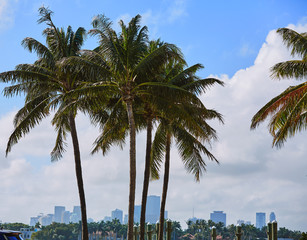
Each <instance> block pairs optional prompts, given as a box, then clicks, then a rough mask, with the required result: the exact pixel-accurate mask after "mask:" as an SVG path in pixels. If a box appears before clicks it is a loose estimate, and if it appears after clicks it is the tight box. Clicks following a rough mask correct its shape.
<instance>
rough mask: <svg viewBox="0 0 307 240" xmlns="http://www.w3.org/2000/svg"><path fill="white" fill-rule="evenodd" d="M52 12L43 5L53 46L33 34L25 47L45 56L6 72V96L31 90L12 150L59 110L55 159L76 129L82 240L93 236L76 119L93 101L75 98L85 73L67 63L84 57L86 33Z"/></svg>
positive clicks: (16, 123) (18, 119)
mask: <svg viewBox="0 0 307 240" xmlns="http://www.w3.org/2000/svg"><path fill="white" fill-rule="evenodd" d="M52 13H53V12H52V11H50V10H49V9H47V8H44V7H42V8H40V9H39V14H40V19H39V20H38V22H39V23H43V22H44V23H46V24H47V25H48V27H47V28H46V29H45V30H44V31H43V35H44V36H45V37H46V43H47V46H45V45H44V44H42V43H40V42H39V41H37V40H35V39H33V38H29V37H28V38H25V39H24V40H23V41H22V45H23V46H24V47H25V48H26V49H28V50H29V51H30V52H32V51H35V52H36V54H37V55H38V57H39V59H38V60H37V61H36V62H35V63H34V64H20V65H17V66H16V68H15V70H12V71H8V72H3V73H1V74H0V79H1V80H2V81H3V82H10V83H11V84H12V85H11V86H9V87H6V88H5V89H4V95H5V96H7V97H12V96H14V95H18V94H21V93H24V94H25V104H24V106H23V107H22V108H21V109H20V110H19V111H18V112H17V114H16V115H15V118H14V127H15V129H14V131H13V133H12V134H11V136H10V138H9V140H8V143H7V149H6V154H8V153H9V152H10V151H11V148H12V146H13V145H14V144H16V143H18V141H19V140H20V138H22V137H23V136H24V135H26V134H27V133H29V132H30V130H31V129H32V128H34V127H35V126H36V125H38V124H39V123H40V122H41V121H42V120H43V119H44V118H46V117H47V116H49V115H50V114H51V113H52V112H53V111H55V113H54V116H53V118H52V125H54V126H55V128H56V131H57V138H56V141H55V146H54V148H53V150H52V152H51V160H52V161H56V160H59V159H60V158H61V157H62V155H63V153H64V152H65V146H66V142H65V141H66V136H67V133H69V132H70V134H71V138H72V143H73V149H74V159H75V172H76V178H77V184H78V190H79V198H80V206H81V214H82V239H83V240H87V239H88V228H87V217H86V202H85V194H84V186H83V178H82V167H81V157H80V148H79V141H78V136H77V130H76V123H75V117H76V114H77V112H78V110H82V111H85V109H87V108H91V106H90V105H89V103H88V102H87V101H83V100H82V99H78V98H75V97H71V95H70V94H69V93H70V92H72V91H74V90H76V89H78V88H80V87H82V79H83V77H84V76H82V74H77V73H74V71H72V69H70V68H68V67H64V66H63V60H64V59H65V58H67V57H69V56H78V52H79V50H80V48H81V46H82V44H83V40H84V35H85V33H86V32H85V29H84V28H78V29H77V31H76V32H74V31H73V30H72V28H71V27H70V26H69V27H68V28H67V30H66V32H65V31H64V29H63V28H61V29H59V28H57V27H55V25H54V24H53V22H52V19H51V15H52ZM77 72H79V71H77Z"/></svg>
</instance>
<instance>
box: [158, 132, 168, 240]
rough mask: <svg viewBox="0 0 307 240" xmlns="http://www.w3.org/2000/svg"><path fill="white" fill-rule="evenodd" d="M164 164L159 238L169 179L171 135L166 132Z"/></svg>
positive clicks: (161, 231)
mask: <svg viewBox="0 0 307 240" xmlns="http://www.w3.org/2000/svg"><path fill="white" fill-rule="evenodd" d="M165 148H166V149H165V165H164V179H163V191H162V199H161V207H160V228H159V239H158V240H163V229H164V212H165V204H166V196H167V188H168V180H169V168H170V150H171V135H170V134H169V133H167V136H166V147H165Z"/></svg>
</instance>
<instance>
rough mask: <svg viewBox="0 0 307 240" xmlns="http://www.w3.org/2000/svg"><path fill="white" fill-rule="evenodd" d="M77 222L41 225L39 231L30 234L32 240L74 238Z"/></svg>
mask: <svg viewBox="0 0 307 240" xmlns="http://www.w3.org/2000/svg"><path fill="white" fill-rule="evenodd" d="M79 228H80V227H79V224H77V223H74V224H64V223H52V224H51V225H48V226H44V227H42V230H41V231H38V232H35V233H33V234H32V236H31V239H32V240H46V239H48V240H76V239H78V235H79Z"/></svg>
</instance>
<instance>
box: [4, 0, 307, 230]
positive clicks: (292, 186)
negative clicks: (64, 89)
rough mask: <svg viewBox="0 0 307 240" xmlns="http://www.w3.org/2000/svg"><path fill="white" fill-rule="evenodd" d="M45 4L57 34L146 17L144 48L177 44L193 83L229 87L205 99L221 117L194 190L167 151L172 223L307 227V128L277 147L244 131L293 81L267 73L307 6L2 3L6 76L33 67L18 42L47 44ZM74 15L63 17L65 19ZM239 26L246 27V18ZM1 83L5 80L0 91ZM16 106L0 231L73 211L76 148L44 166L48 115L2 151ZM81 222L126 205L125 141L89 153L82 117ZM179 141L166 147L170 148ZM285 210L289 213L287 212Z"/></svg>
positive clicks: (303, 20)
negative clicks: (222, 217)
mask: <svg viewBox="0 0 307 240" xmlns="http://www.w3.org/2000/svg"><path fill="white" fill-rule="evenodd" d="M42 5H44V6H46V7H50V9H51V10H52V11H53V12H54V14H53V20H54V22H55V24H56V26H58V27H63V28H64V29H66V28H67V27H68V25H71V26H72V29H73V30H76V29H77V28H78V27H84V28H85V29H86V30H90V29H91V28H92V26H91V20H92V17H93V16H95V15H96V14H105V15H106V16H107V17H108V18H110V19H111V20H112V21H113V23H114V25H113V26H114V27H115V29H116V31H118V30H119V27H118V21H119V20H120V19H123V20H124V22H126V23H127V22H128V21H130V19H131V18H132V17H134V16H135V15H136V14H140V15H141V16H142V20H141V25H142V26H145V25H146V26H147V27H148V32H149V37H150V40H153V39H158V38H160V39H161V40H162V41H165V42H169V43H172V44H175V45H177V46H178V47H179V48H180V49H181V50H182V52H183V54H184V56H185V57H186V60H187V63H188V65H189V66H191V65H193V64H197V63H200V64H202V65H204V67H205V68H204V69H202V70H201V71H199V72H198V74H197V75H199V77H200V78H207V77H214V78H218V79H220V80H222V81H223V82H224V83H225V86H224V87H221V86H215V87H212V88H210V89H209V90H208V91H206V93H205V94H204V95H201V96H200V99H201V100H202V102H203V103H204V105H205V106H206V107H208V108H210V109H212V108H213V109H216V110H217V111H219V112H220V113H221V114H223V116H224V119H225V124H224V125H220V124H218V123H213V125H212V126H213V127H214V129H216V131H217V135H218V141H216V142H214V143H213V144H212V148H210V151H212V153H213V155H214V156H215V157H216V158H217V159H218V160H219V163H220V164H219V165H218V164H216V163H215V162H211V161H210V160H208V159H206V158H205V162H206V164H207V166H206V168H207V171H206V172H205V173H204V174H203V176H202V178H201V179H200V182H199V183H195V181H194V178H193V176H192V175H191V174H189V173H187V172H186V169H185V168H184V163H183V162H182V160H181V158H180V155H179V154H178V152H177V150H176V149H175V148H172V151H171V163H170V166H171V169H170V179H169V188H168V189H169V190H168V194H167V200H166V209H168V211H169V216H168V217H169V218H171V219H176V220H177V221H180V222H181V224H182V226H185V221H186V220H187V219H188V218H189V217H191V216H192V215H193V213H192V209H193V208H194V209H195V216H196V217H202V218H205V219H209V214H210V213H211V212H212V211H213V210H223V211H224V212H226V213H227V224H231V223H233V224H235V223H236V222H237V220H238V219H243V220H245V219H246V220H247V221H249V220H252V221H253V222H254V221H255V213H256V212H265V213H266V214H267V215H268V214H269V213H270V212H271V211H274V212H275V213H276V215H277V217H278V218H277V221H278V222H279V226H280V227H287V228H289V229H295V230H306V229H307V209H306V198H307V188H306V184H307V177H306V169H307V162H306V160H305V159H306V156H307V149H306V147H305V145H306V144H305V142H306V131H304V132H301V133H300V134H297V135H296V136H295V137H294V138H290V139H289V140H288V141H287V142H286V143H285V145H284V146H283V147H282V148H281V149H276V148H272V147H271V144H272V137H271V135H270V134H269V133H268V129H267V127H266V124H263V125H261V126H259V128H257V129H256V130H254V131H250V124H251V118H252V116H253V115H254V114H255V113H256V112H257V111H258V110H259V109H260V108H261V107H262V106H264V104H265V103H267V102H268V101H269V100H270V99H272V98H273V97H275V96H276V95H277V94H279V93H281V92H282V91H284V90H285V89H286V88H288V87H289V86H293V85H297V84H298V81H297V80H287V79H284V80H281V81H276V80H273V79H272V78H271V77H270V68H271V67H272V66H274V65H275V64H276V63H278V62H282V61H287V60H289V59H293V57H291V54H290V52H289V50H287V47H286V46H285V44H284V43H283V41H282V38H281V36H280V35H279V34H277V33H276V30H277V29H278V28H281V27H289V28H291V29H294V30H295V31H298V32H307V12H306V9H307V2H306V1H304V0H293V1H266V0H259V1H244V0H238V1H223V2H221V1H188V0H174V1H171V0H157V1H140V0H133V1H122V0H120V1H118V2H116V3H115V2H114V1H106V0H102V1H98V0H90V1H86V0H67V1H53V0H33V1H32V0H31V1H28V0H1V4H0V35H1V41H2V44H1V46H2V48H1V56H2V57H1V58H0V72H4V71H9V70H12V69H14V68H15V66H16V65H18V64H22V63H33V62H34V61H35V60H36V59H37V58H36V55H35V53H30V52H28V51H27V50H25V49H24V48H23V46H22V45H21V41H22V40H23V39H24V38H25V37H33V38H35V39H37V40H39V41H41V42H42V43H44V42H45V39H44V37H43V36H42V31H43V30H44V29H45V28H46V25H45V24H37V20H38V18H39V16H38V8H39V7H40V6H42ZM68 9H69V11H68ZM243 20H244V21H243ZM97 45H98V43H97V39H96V38H94V37H91V36H88V37H87V39H86V41H85V45H84V47H83V49H94V48H96V47H97ZM5 86H7V84H4V83H0V92H2V91H3V89H4V87H5ZM23 100H24V99H23V97H22V96H21V97H17V98H6V97H4V96H3V94H1V95H0V109H1V111H0V166H1V168H0V182H1V185H0V192H1V193H2V194H4V195H5V196H7V197H5V198H3V199H1V204H0V217H1V220H2V221H3V222H15V221H17V222H25V223H28V221H29V217H30V216H36V215H37V212H38V211H39V212H44V213H49V212H53V209H51V206H61V205H63V206H66V208H67V209H70V210H71V209H72V208H73V206H76V205H79V204H80V202H79V198H78V189H77V184H76V178H75V169H74V161H73V148H72V144H71V141H70V138H69V137H68V136H67V137H68V138H67V148H66V152H65V153H64V154H63V158H62V159H61V160H60V161H56V162H51V161H50V152H51V151H52V149H53V147H54V142H55V139H56V133H55V131H54V128H53V127H52V126H51V124H50V118H48V119H45V120H43V121H42V122H41V125H40V126H39V127H37V128H35V129H33V131H32V130H31V132H30V133H29V134H27V135H26V136H25V137H24V138H22V140H21V141H20V142H19V143H18V144H16V145H14V146H13V148H12V151H11V152H10V154H9V155H8V157H5V150H6V144H7V141H8V139H9V136H10V134H11V133H12V130H13V119H14V115H15V114H16V112H17V111H18V110H19V109H20V108H21V107H22V106H23ZM76 125H77V128H78V136H79V137H80V150H81V157H82V169H83V171H84V189H85V193H86V203H87V211H88V212H87V214H88V216H91V218H93V219H95V220H100V219H101V217H103V216H106V215H109V214H110V211H111V210H114V209H116V208H118V209H122V210H123V211H124V212H125V213H126V212H127V207H128V201H129V199H128V189H129V171H128V169H129V161H128V160H129V143H128V139H127V141H126V145H125V146H124V148H123V150H121V149H120V148H118V147H116V146H114V147H111V149H110V152H109V153H108V154H107V155H105V156H103V155H102V154H101V153H98V154H95V155H91V154H90V152H91V151H92V149H93V145H92V143H93V142H94V141H95V139H96V137H97V136H98V135H99V128H98V127H97V128H96V127H94V126H92V125H91V123H90V120H89V119H88V117H87V116H85V115H82V114H79V115H78V116H77V119H76ZM136 141H137V149H136V158H137V164H136V166H137V169H136V170H137V179H136V180H137V183H136V199H135V200H136V201H135V204H139V203H140V202H141V196H142V184H143V174H144V159H145V149H146V133H145V132H144V131H140V132H139V134H138V135H137V139H136ZM174 145H175V144H173V146H174ZM162 182H163V171H162V172H161V176H160V180H157V181H151V182H150V185H149V195H161V193H162V184H163V183H162ZM289 204H290V205H291V209H289Z"/></svg>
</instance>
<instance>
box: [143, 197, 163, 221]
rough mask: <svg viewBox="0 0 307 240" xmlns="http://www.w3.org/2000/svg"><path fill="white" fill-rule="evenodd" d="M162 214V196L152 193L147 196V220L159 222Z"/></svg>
mask: <svg viewBox="0 0 307 240" xmlns="http://www.w3.org/2000/svg"><path fill="white" fill-rule="evenodd" d="M159 215H160V197H159V196H155V195H151V196H148V197H147V204H146V216H145V221H146V222H148V223H150V224H153V223H157V221H158V220H159Z"/></svg>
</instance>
